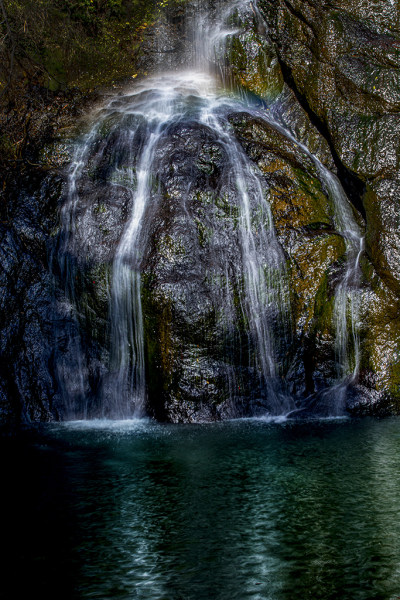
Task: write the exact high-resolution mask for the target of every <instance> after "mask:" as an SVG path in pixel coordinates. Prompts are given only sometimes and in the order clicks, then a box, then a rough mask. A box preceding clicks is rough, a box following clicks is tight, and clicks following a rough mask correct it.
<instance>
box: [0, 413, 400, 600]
mask: <svg viewBox="0 0 400 600" xmlns="http://www.w3.org/2000/svg"><path fill="white" fill-rule="evenodd" d="M1 446H2V452H1V468H2V493H1V502H2V516H3V519H2V521H3V525H2V547H3V549H5V551H6V552H5V556H4V557H3V559H2V566H3V569H2V571H3V574H2V577H1V584H0V587H1V594H2V595H1V597H2V598H7V600H11V599H13V598H18V599H19V598H28V597H34V596H35V594H36V595H38V596H39V597H40V598H41V599H42V600H43V599H47V598H52V599H60V598H69V599H75V598H82V599H89V598H90V599H94V598H95V599H102V600H108V599H112V598H121V599H124V600H125V599H126V600H128V599H130V600H131V599H133V600H135V599H140V600H141V599H143V600H203V599H204V600H205V599H213V600H214V599H215V600H234V599H238V600H242V599H246V598H249V599H250V598H251V599H252V600H256V599H257V600H264V599H265V600H266V599H271V600H275V599H276V600H293V599H297V598H298V599H300V598H301V599H304V598H313V599H316V598H320V599H327V598H332V599H333V598H335V599H337V598H340V599H352V600H354V599H363V600H366V599H375V600H376V599H397V598H399V597H400V420H399V419H396V418H392V419H385V420H381V421H377V420H369V419H364V420H357V421H351V420H331V421H321V422H289V421H286V422H285V421H283V422H267V421H254V420H253V421H251V420H249V421H234V422H228V423H223V424H215V425H194V426H193V425H190V426H188V425H182V426H177V425H174V426H172V425H157V424H154V423H152V422H146V421H126V422H108V423H107V422H101V421H95V422H86V423H84V422H75V423H68V424H63V425H47V426H40V427H37V428H34V429H27V430H24V431H20V432H18V433H15V432H13V434H12V435H11V434H7V432H3V435H2V437H1Z"/></svg>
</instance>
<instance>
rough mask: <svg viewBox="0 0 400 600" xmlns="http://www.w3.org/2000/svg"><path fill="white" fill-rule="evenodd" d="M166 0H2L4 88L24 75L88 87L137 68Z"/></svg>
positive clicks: (0, 89)
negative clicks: (149, 30) (147, 35)
mask: <svg viewBox="0 0 400 600" xmlns="http://www.w3.org/2000/svg"><path fill="white" fill-rule="evenodd" d="M166 3H167V0H161V1H160V0H154V1H153V2H151V1H150V2H149V0H35V1H32V0H0V9H1V10H0V13H2V17H3V18H2V23H1V25H0V28H1V29H0V31H1V37H0V94H2V95H6V94H8V95H9V94H10V92H12V88H13V86H15V85H17V87H18V84H20V82H21V81H25V82H27V81H29V82H30V83H32V82H33V83H37V84H39V85H44V86H46V87H48V88H49V89H51V90H57V89H65V88H67V87H73V86H77V87H79V88H80V89H81V90H89V89H91V88H94V87H98V86H99V85H103V84H109V83H110V82H111V81H112V80H114V79H117V78H121V77H125V76H128V75H132V74H134V71H135V64H136V59H137V55H138V51H139V47H140V42H141V41H142V39H143V34H144V32H145V31H146V29H147V28H148V26H149V25H150V24H151V23H153V22H154V20H155V19H156V18H157V15H158V13H159V11H160V10H161V8H162V7H163V6H164V5H165V4H166Z"/></svg>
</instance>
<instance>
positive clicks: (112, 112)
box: [58, 0, 363, 418]
mask: <svg viewBox="0 0 400 600" xmlns="http://www.w3.org/2000/svg"><path fill="white" fill-rule="evenodd" d="M189 8H190V10H191V13H190V10H189V13H190V14H191V15H192V18H191V19H190V18H188V22H189V23H190V27H191V34H190V35H188V37H189V39H190V40H191V43H190V44H189V46H188V47H187V48H186V49H185V51H184V57H183V59H182V57H181V58H180V61H179V64H181V63H182V61H183V63H184V64H185V69H181V68H180V67H179V68H177V69H175V70H173V71H172V72H168V73H165V72H163V63H162V61H161V60H160V59H159V60H158V70H159V72H158V73H156V74H154V75H152V76H149V77H147V78H146V79H143V80H142V81H138V82H135V84H134V85H133V86H132V87H131V88H130V89H126V90H125V91H123V92H120V93H119V94H118V96H115V97H111V98H110V99H109V100H108V102H106V103H105V105H103V107H102V108H101V109H100V110H99V111H98V112H97V114H96V118H95V123H94V125H93V126H92V127H91V128H90V130H89V133H87V134H86V135H85V136H84V137H83V138H82V139H81V141H80V142H78V144H77V147H76V152H75V156H74V159H73V162H72V164H71V167H70V172H69V179H68V193H67V198H66V201H65V203H64V206H63V209H62V235H61V243H60V251H59V256H60V259H59V263H60V271H61V275H62V277H63V280H64V281H65V297H64V300H63V301H62V302H61V301H60V305H61V304H62V305H63V311H64V314H66V315H67V316H68V318H69V320H70V323H71V325H70V327H69V329H68V332H67V335H66V337H67V342H66V345H67V346H68V348H69V352H68V353H67V354H68V356H69V357H70V358H65V353H64V355H63V356H62V357H60V359H59V361H58V363H59V364H58V377H59V381H60V385H61V388H62V390H63V391H64V395H65V397H66V400H65V405H66V407H67V408H66V414H67V416H68V417H69V418H71V417H72V418H78V417H84V418H86V417H87V416H89V417H90V416H102V417H108V418H110V417H111V418H130V417H140V416H142V415H143V414H144V413H145V411H146V400H147V399H146V393H147V392H146V390H147V382H146V357H145V355H146V349H145V334H144V315H143V309H142V281H141V280H142V275H141V273H142V264H143V257H144V255H145V253H146V248H147V243H148V239H147V235H148V229H149V221H151V219H152V214H154V211H156V210H157V203H158V202H159V197H160V193H161V192H160V181H161V179H162V176H163V169H164V168H165V167H164V166H163V164H164V163H163V162H162V153H163V144H164V143H165V140H166V139H167V138H168V135H169V134H170V131H172V128H173V127H174V126H175V125H176V124H179V123H183V122H185V121H188V122H189V121H190V122H195V123H196V124H197V125H198V126H201V127H202V128H204V130H205V131H212V132H213V136H214V137H215V143H216V144H217V146H218V148H219V150H220V152H221V153H222V154H223V156H224V161H225V163H224V165H225V166H224V173H223V176H221V184H220V189H219V194H220V196H221V197H223V198H224V199H225V201H226V202H227V203H228V204H229V205H231V206H234V207H237V210H238V217H237V221H238V226H237V244H238V245H239V248H240V253H241V260H242V272H238V273H234V274H232V268H231V265H230V257H229V251H228V250H227V249H224V248H222V249H221V257H220V259H219V260H220V262H221V263H223V269H222V270H223V272H224V273H225V282H224V284H223V285H222V286H221V290H220V291H219V299H218V302H220V303H221V304H222V306H223V307H225V309H226V315H228V316H226V317H225V325H224V327H225V329H226V331H227V332H228V331H229V329H231V328H232V323H231V322H229V320H230V319H239V318H240V319H241V320H242V321H243V323H245V328H246V335H247V342H246V352H248V358H247V367H248V369H249V373H251V374H253V375H254V374H255V375H256V378H257V379H258V387H259V389H258V392H256V393H258V394H259V396H260V398H263V401H264V406H265V407H266V411H267V412H268V414H271V415H281V414H288V413H290V412H292V411H293V410H294V409H295V404H294V401H293V399H292V398H291V397H290V396H289V394H288V393H287V392H286V390H285V384H284V383H283V381H282V370H281V367H280V360H281V359H280V358H279V354H280V348H281V347H285V348H287V347H289V345H290V343H291V331H292V324H291V309H290V299H289V284H288V274H287V270H286V259H285V255H284V252H283V250H282V248H281V246H280V244H279V242H278V239H277V235H276V232H275V228H274V224H273V219H272V214H271V209H270V206H269V204H268V201H267V197H268V186H267V184H266V181H265V179H264V177H263V175H262V173H261V172H260V170H259V169H258V167H257V166H256V164H255V163H254V162H253V161H252V160H251V159H250V158H249V157H248V156H247V155H246V153H245V151H244V150H243V148H242V147H241V145H240V144H239V142H238V141H237V139H236V136H235V134H234V131H233V128H232V126H231V125H230V121H229V115H230V114H232V113H235V112H240V111H242V110H246V111H247V112H249V113H250V114H252V111H253V113H254V114H257V117H259V118H262V119H265V120H267V117H266V115H265V114H263V113H262V112H261V111H258V112H257V111H256V110H255V109H254V110H253V109H252V108H251V107H249V106H248V105H246V104H243V103H241V102H240V101H239V100H237V99H235V98H233V97H232V96H229V95H227V94H226V92H224V91H222V85H223V83H224V82H226V81H227V79H229V77H228V76H227V69H226V64H225V61H226V54H227V43H228V40H229V39H230V38H231V36H232V35H234V34H236V33H237V31H238V29H237V28H236V26H232V22H233V21H232V17H233V16H234V15H235V13H236V12H238V11H245V10H247V11H252V12H253V13H254V7H253V4H252V2H243V1H239V0H234V1H229V2H218V3H216V4H215V5H214V6H213V7H211V3H210V6H209V7H207V8H206V7H205V6H204V4H203V3H194V4H193V5H189ZM163 44H164V46H165V43H164V42H163ZM167 45H168V44H167ZM159 46H160V47H161V46H162V44H161V42H160V41H159ZM164 46H163V47H164ZM161 54H162V53H161V52H160V55H161ZM268 122H269V123H271V124H272V125H273V126H274V127H276V128H277V129H279V131H281V132H283V133H284V135H285V136H286V137H288V138H290V139H291V140H293V138H292V136H291V135H290V134H289V133H288V132H287V131H286V130H285V129H283V128H282V126H281V125H279V124H278V123H276V122H274V121H272V120H271V118H270V117H268ZM104 131H106V132H107V133H104ZM111 143H112V144H113V145H112V147H111V149H110V147H109V146H110V144H111ZM296 143H297V142H296ZM299 146H301V144H299ZM301 147H302V146H301ZM303 150H304V152H306V154H307V155H308V156H309V157H310V158H311V159H312V160H313V162H314V163H315V164H316V166H317V169H318V171H319V173H320V174H321V180H322V181H324V182H325V185H326V188H327V190H328V193H329V195H330V196H331V198H332V200H333V203H334V205H335V207H336V208H335V222H336V226H337V229H338V231H339V232H340V233H341V235H343V237H344V239H345V241H346V245H347V263H346V268H345V273H344V276H343V278H342V280H341V283H340V284H339V286H338V287H337V291H336V296H335V310H334V312H335V327H336V332H337V335H336V354H337V363H338V386H337V390H336V391H338V392H340V393H341V392H342V390H344V389H346V386H347V384H348V383H349V382H350V383H351V382H352V381H354V380H355V379H356V376H357V372H358V368H359V340H358V329H357V319H358V316H357V315H358V313H357V311H358V305H357V294H356V292H355V290H356V288H357V285H358V280H359V260H360V255H361V252H362V250H363V238H362V236H361V234H360V232H359V229H358V228H357V226H356V225H355V224H354V219H353V217H352V215H351V210H350V208H349V206H348V201H347V198H345V196H344V193H343V191H342V190H341V188H340V185H339V184H338V182H337V181H336V179H335V178H334V177H333V176H332V175H331V174H330V173H329V172H328V171H327V169H325V167H323V166H322V165H321V164H320V163H319V162H318V161H317V159H316V158H315V157H313V155H311V154H310V153H309V152H308V150H307V149H306V148H305V147H304V148H303ZM110 154H111V155H112V156H113V157H114V159H115V160H114V162H112V161H111V159H109V155H110ZM98 171H99V172H101V173H102V177H103V176H104V179H105V180H106V181H107V185H108V186H109V188H108V189H109V192H110V194H111V196H112V194H114V193H116V194H119V195H120V196H121V198H123V199H124V207H125V208H124V211H125V212H124V211H121V219H120V220H118V219H116V221H115V229H116V231H119V230H120V235H119V236H118V238H117V239H116V240H114V238H113V240H114V241H113V244H114V246H115V247H112V248H111V249H110V248H104V250H102V251H104V253H107V252H108V251H110V252H111V251H112V259H110V273H109V274H108V275H107V277H106V280H105V286H106V288H107V290H106V296H107V297H106V302H107V305H108V323H107V325H105V326H104V329H105V332H106V333H105V334H104V335H105V339H106V342H107V351H106V354H105V359H104V362H105V364H104V365H103V366H102V367H101V368H100V367H98V366H96V365H95V367H96V368H97V371H96V372H98V374H97V380H98V383H97V384H96V390H95V391H94V392H93V391H92V392H89V390H90V389H91V383H90V381H89V380H90V379H94V376H93V373H92V372H93V370H94V369H95V367H93V365H92V366H90V365H89V362H88V360H89V359H87V357H85V351H84V340H82V339H81V337H80V335H79V327H80V322H81V321H82V319H84V315H83V313H84V312H85V308H84V306H83V301H82V300H81V299H80V297H79V293H77V289H76V288H77V285H79V283H80V277H81V275H80V267H81V263H82V264H83V263H85V257H84V256H82V248H83V247H84V248H86V249H87V250H89V248H90V244H91V243H95V242H94V241H93V242H90V231H85V226H84V222H85V221H84V218H85V217H84V215H85V209H84V208H83V206H84V203H85V200H84V195H85V190H86V187H87V182H88V181H89V180H90V178H91V177H92V173H96V172H98ZM190 193H191V192H190V189H189V190H187V191H186V194H187V197H189V194H190ZM182 201H183V202H184V201H185V198H183V200H182ZM125 209H126V210H125ZM125 213H126V214H125ZM78 225H79V226H78ZM86 237H87V238H88V239H86ZM107 256H108V255H107ZM85 268H88V267H87V265H86V266H85ZM232 279H233V280H234V281H233V283H232V282H231V283H232V284H231V283H230V281H231V280H232ZM232 285H234V286H235V289H236V290H237V292H236V293H237V298H236V300H235V301H234V300H233V292H232ZM349 320H350V323H351V326H350V330H351V335H352V340H351V342H352V344H353V347H354V353H355V361H354V363H353V364H350V361H349V358H348V357H349V351H348V347H349V344H350V340H349V335H348V330H349V328H348V322H349ZM277 332H278V333H277ZM227 335H228V334H227ZM235 343H238V342H235ZM240 350H241V349H240ZM91 360H92V363H93V364H94V363H95V362H96V361H95V360H94V359H91ZM226 363H227V364H228V363H229V357H227V360H226ZM96 364H97V363H96ZM225 375H226V378H227V379H228V380H229V389H230V392H229V394H230V397H231V401H232V403H234V402H235V395H236V393H237V392H236V388H237V387H238V384H237V382H236V380H235V376H234V374H233V375H232V368H231V367H228V366H227V367H226V372H225ZM239 389H240V388H239ZM340 393H337V394H336V395H337V396H340ZM89 396H90V398H89ZM335 402H336V400H335ZM337 404H338V405H337V406H336V408H335V409H334V411H335V412H340V410H342V408H343V406H342V405H343V400H340V401H338V403H337ZM339 404H340V405H341V406H340V407H339Z"/></svg>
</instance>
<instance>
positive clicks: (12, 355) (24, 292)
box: [0, 173, 62, 421]
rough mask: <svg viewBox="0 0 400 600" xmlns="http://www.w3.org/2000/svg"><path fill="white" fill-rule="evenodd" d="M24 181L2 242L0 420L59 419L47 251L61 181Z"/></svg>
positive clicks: (11, 200) (13, 202)
mask: <svg viewBox="0 0 400 600" xmlns="http://www.w3.org/2000/svg"><path fill="white" fill-rule="evenodd" d="M30 176H31V177H30V181H29V183H27V182H26V181H22V182H21V183H22V186H21V187H22V189H21V190H20V191H17V190H15V192H14V194H13V196H12V198H9V202H8V219H9V220H8V222H7V223H3V224H2V226H1V228H2V237H1V242H0V248H1V250H0V252H1V254H0V262H1V270H0V279H1V288H2V290H3V292H2V295H1V304H0V322H1V323H2V327H1V338H0V339H1V371H0V389H1V399H2V401H1V415H0V418H1V420H7V421H9V420H28V421H29V420H45V421H46V420H49V419H50V420H51V419H52V418H54V417H55V418H57V416H58V408H59V406H58V404H57V400H58V395H57V383H56V381H55V378H54V347H53V343H52V342H53V317H54V313H53V307H52V304H53V302H52V298H53V284H52V277H51V274H50V272H49V264H48V258H47V257H48V253H49V250H50V248H49V246H50V245H51V241H52V237H51V236H52V233H53V230H54V227H55V226H56V224H57V214H56V213H57V205H58V202H59V197H60V189H61V183H62V182H61V180H60V178H59V177H56V176H49V177H43V176H42V177H39V178H36V177H35V174H34V173H31V174H30Z"/></svg>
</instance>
